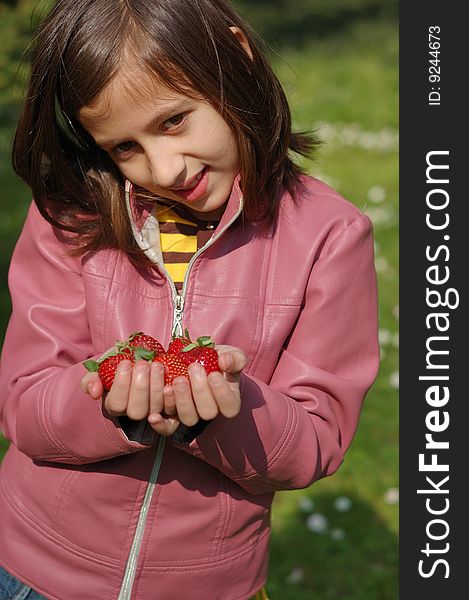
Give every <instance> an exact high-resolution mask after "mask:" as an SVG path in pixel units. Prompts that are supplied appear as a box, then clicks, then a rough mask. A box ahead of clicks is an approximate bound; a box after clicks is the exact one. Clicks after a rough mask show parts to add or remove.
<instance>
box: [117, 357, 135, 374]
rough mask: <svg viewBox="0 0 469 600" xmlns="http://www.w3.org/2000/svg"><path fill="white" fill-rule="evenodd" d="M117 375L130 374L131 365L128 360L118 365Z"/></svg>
mask: <svg viewBox="0 0 469 600" xmlns="http://www.w3.org/2000/svg"><path fill="white" fill-rule="evenodd" d="M117 368H118V369H119V373H123V374H124V373H130V371H131V370H132V363H131V362H130V361H129V360H124V361H122V362H121V363H119V365H118V367H117Z"/></svg>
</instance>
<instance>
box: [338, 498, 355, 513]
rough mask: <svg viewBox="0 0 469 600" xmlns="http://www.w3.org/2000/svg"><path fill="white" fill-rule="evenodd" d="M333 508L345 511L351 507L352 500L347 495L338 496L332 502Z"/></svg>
mask: <svg viewBox="0 0 469 600" xmlns="http://www.w3.org/2000/svg"><path fill="white" fill-rule="evenodd" d="M334 508H335V509H336V510H337V511H338V512H347V511H348V510H350V509H351V508H352V501H351V500H350V498H347V496H339V497H338V498H336V500H335V502H334Z"/></svg>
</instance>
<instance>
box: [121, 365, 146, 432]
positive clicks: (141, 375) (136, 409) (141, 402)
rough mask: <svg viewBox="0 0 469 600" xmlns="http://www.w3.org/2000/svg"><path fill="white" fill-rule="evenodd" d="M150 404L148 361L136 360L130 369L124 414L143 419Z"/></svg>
mask: <svg viewBox="0 0 469 600" xmlns="http://www.w3.org/2000/svg"><path fill="white" fill-rule="evenodd" d="M149 405H150V363H149V362H148V361H147V360H138V361H137V362H136V363H135V365H134V368H133V369H132V380H131V384H130V393H129V400H128V402H127V409H126V415H127V416H128V417H129V419H133V420H135V421H139V420H140V419H145V418H146V417H147V416H148V413H149Z"/></svg>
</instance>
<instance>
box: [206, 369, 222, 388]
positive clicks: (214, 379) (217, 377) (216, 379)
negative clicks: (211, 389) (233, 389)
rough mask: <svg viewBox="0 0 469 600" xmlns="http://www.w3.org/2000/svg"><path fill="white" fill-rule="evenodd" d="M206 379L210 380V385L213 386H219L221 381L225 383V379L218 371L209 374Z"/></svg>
mask: <svg viewBox="0 0 469 600" xmlns="http://www.w3.org/2000/svg"><path fill="white" fill-rule="evenodd" d="M208 379H209V380H210V383H212V384H213V385H220V384H221V383H222V382H223V381H225V378H224V377H223V375H222V374H221V373H219V372H218V371H214V372H212V373H210V375H209V376H208Z"/></svg>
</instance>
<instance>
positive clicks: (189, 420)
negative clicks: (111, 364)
mask: <svg viewBox="0 0 469 600" xmlns="http://www.w3.org/2000/svg"><path fill="white" fill-rule="evenodd" d="M216 350H217V352H218V354H219V359H218V364H219V366H220V369H221V372H213V373H210V374H209V375H207V374H206V373H205V369H204V368H203V367H202V366H201V365H199V364H198V363H192V364H191V365H189V368H188V372H189V378H186V377H176V378H175V379H174V381H173V384H172V385H170V386H168V385H164V367H163V365H162V364H161V363H159V362H147V361H145V360H141V361H137V362H136V363H135V365H133V364H132V363H131V362H130V361H127V360H123V361H122V362H121V363H119V365H118V367H117V371H116V376H115V378H114V383H113V384H112V387H111V389H110V390H109V392H108V393H106V394H105V393H104V389H103V385H102V383H101V380H100V379H99V376H98V374H97V373H86V374H85V375H84V376H83V378H82V380H81V388H82V389H83V391H84V392H85V393H88V394H89V395H90V396H91V397H92V398H94V399H95V400H99V399H100V398H101V397H103V406H104V408H105V409H106V411H107V412H108V413H109V415H111V416H122V415H126V416H128V417H129V418H130V419H135V420H140V419H145V418H148V422H149V423H150V424H151V426H152V427H153V429H154V430H155V431H156V432H157V433H159V434H161V435H165V436H169V435H171V434H172V433H174V432H175V431H176V429H177V428H178V426H179V423H183V424H184V425H187V426H189V427H190V426H192V425H195V424H196V423H197V422H198V421H199V419H204V420H206V421H211V420H212V419H214V418H215V417H216V416H217V415H218V414H222V415H223V416H225V417H228V418H233V417H235V416H236V415H237V414H238V413H239V411H240V409H241V396H240V391H239V379H240V374H241V372H242V370H243V369H244V368H245V366H246V362H247V359H246V355H245V354H244V352H243V351H242V350H241V349H239V348H236V347H234V346H227V345H220V346H216Z"/></svg>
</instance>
